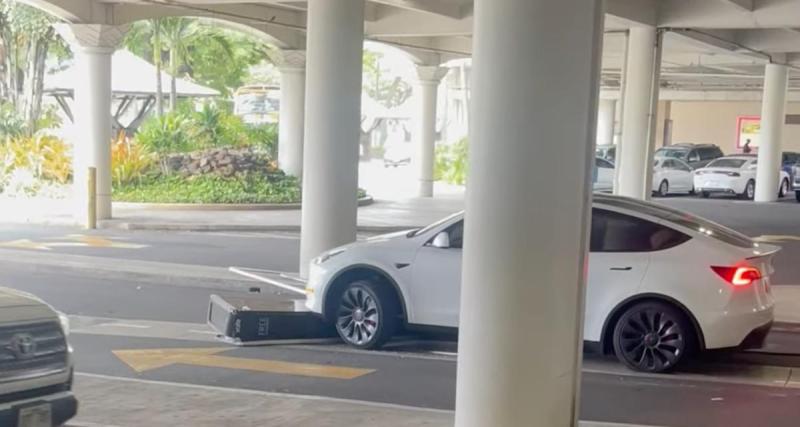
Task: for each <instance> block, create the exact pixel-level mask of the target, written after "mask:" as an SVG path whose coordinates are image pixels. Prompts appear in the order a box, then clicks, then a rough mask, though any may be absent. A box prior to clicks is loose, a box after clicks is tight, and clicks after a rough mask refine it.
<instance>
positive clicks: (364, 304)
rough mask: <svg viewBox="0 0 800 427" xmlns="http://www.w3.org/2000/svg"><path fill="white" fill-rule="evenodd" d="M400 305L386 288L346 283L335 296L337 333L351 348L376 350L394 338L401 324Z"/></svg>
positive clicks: (366, 282) (361, 282)
mask: <svg viewBox="0 0 800 427" xmlns="http://www.w3.org/2000/svg"><path fill="white" fill-rule="evenodd" d="M399 312H400V310H399V304H398V302H397V298H395V296H394V294H393V293H392V292H391V291H390V290H389V289H387V288H386V287H385V286H380V285H376V284H374V283H372V282H369V281H366V280H358V281H355V282H353V283H350V284H348V285H347V286H345V288H344V289H342V292H341V293H340V294H339V295H338V296H337V297H336V306H335V311H334V312H333V316H332V317H333V321H334V322H335V327H336V332H337V333H338V334H339V336H340V337H341V338H342V340H343V341H344V342H345V343H347V344H348V345H350V346H353V347H356V348H361V349H376V348H380V347H381V346H382V345H383V344H385V343H386V342H387V341H388V340H389V339H390V338H392V335H394V333H395V331H396V330H397V327H398V326H399V324H400V319H399Z"/></svg>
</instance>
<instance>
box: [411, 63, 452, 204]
mask: <svg viewBox="0 0 800 427" xmlns="http://www.w3.org/2000/svg"><path fill="white" fill-rule="evenodd" d="M417 74H418V75H419V84H418V90H419V94H418V96H417V99H418V101H419V117H418V123H417V124H418V130H417V135H416V139H417V147H416V150H415V156H414V163H415V167H416V170H417V180H418V181H419V190H418V192H417V195H418V196H419V197H433V164H434V156H435V151H436V102H437V101H436V96H437V93H438V89H439V83H440V82H441V81H442V77H444V76H445V74H447V68H443V67H439V66H417Z"/></svg>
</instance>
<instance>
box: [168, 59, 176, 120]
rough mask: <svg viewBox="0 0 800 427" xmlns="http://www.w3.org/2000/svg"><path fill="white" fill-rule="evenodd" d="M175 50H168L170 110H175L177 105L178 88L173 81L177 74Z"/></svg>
mask: <svg viewBox="0 0 800 427" xmlns="http://www.w3.org/2000/svg"><path fill="white" fill-rule="evenodd" d="M176 56H177V52H175V49H170V50H169V68H170V79H169V109H170V111H175V107H177V105H178V90H177V87H176V83H175V75H176V74H178V59H177V58H176Z"/></svg>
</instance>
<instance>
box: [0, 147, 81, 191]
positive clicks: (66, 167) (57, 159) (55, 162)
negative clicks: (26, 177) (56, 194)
mask: <svg viewBox="0 0 800 427" xmlns="http://www.w3.org/2000/svg"><path fill="white" fill-rule="evenodd" d="M0 159H2V170H0V174H3V175H7V174H9V173H12V172H14V171H15V170H21V169H24V170H29V171H30V172H31V174H32V175H33V176H34V177H36V178H39V179H45V180H50V181H55V182H57V183H59V184H66V183H67V182H69V179H70V177H71V176H72V156H71V154H70V147H69V145H67V144H66V143H65V142H64V141H62V140H61V139H59V138H56V137H54V136H50V135H35V136H32V137H26V136H20V137H17V138H10V139H8V140H7V141H6V142H5V143H4V144H0Z"/></svg>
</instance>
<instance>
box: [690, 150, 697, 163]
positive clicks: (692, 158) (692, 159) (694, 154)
mask: <svg viewBox="0 0 800 427" xmlns="http://www.w3.org/2000/svg"><path fill="white" fill-rule="evenodd" d="M687 159H688V160H687V161H689V162H699V161H700V155H699V154H697V150H692V151H691V152H690V153H689V156H688V157H687Z"/></svg>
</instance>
